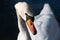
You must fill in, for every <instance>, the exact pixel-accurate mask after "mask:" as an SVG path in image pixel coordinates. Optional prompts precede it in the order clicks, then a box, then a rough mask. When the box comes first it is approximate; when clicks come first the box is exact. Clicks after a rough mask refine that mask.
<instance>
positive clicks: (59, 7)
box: [0, 0, 60, 40]
mask: <svg viewBox="0 0 60 40" xmlns="http://www.w3.org/2000/svg"><path fill="white" fill-rule="evenodd" d="M20 1H26V2H27V3H28V4H29V7H30V8H31V9H32V10H33V11H34V14H35V15H37V14H39V13H40V11H41V9H42V8H43V5H44V3H49V4H50V6H51V8H52V10H53V12H54V15H55V17H56V19H57V21H58V22H59V23H60V0H0V40H16V39H17V35H18V32H19V30H18V27H17V17H16V12H15V9H14V5H15V4H16V3H17V2H20Z"/></svg>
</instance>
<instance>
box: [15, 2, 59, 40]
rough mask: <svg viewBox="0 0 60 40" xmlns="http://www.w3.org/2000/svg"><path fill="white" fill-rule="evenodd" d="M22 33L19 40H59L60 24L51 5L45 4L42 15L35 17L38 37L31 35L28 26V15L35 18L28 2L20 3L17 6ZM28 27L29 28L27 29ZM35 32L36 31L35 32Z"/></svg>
mask: <svg viewBox="0 0 60 40" xmlns="http://www.w3.org/2000/svg"><path fill="white" fill-rule="evenodd" d="M15 9H16V12H17V19H18V27H19V29H20V33H19V35H18V38H17V40H58V39H57V38H58V29H59V28H58V27H59V25H58V22H57V21H56V19H55V17H54V14H53V12H52V10H51V8H50V6H49V4H44V7H43V9H42V11H41V13H40V14H39V15H37V16H35V20H34V25H35V28H36V30H37V33H36V35H33V34H32V33H31V30H30V29H29V27H28V25H27V24H26V15H25V13H27V14H28V15H29V16H33V13H32V12H31V10H30V9H29V7H28V4H27V3H26V2H19V3H17V4H16V5H15ZM26 25H27V27H26ZM33 32H34V31H33Z"/></svg>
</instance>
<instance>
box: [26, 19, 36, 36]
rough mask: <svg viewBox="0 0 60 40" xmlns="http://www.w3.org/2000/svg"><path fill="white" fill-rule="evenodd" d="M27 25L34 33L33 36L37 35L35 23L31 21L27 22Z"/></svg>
mask: <svg viewBox="0 0 60 40" xmlns="http://www.w3.org/2000/svg"><path fill="white" fill-rule="evenodd" d="M27 25H28V27H29V29H30V31H31V32H32V34H33V35H35V34H36V33H37V31H36V29H35V26H34V23H33V22H32V20H31V19H28V20H27Z"/></svg>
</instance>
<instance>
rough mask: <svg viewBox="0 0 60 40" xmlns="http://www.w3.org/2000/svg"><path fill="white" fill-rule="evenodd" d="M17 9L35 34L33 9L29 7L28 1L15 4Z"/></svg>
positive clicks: (18, 14) (18, 13)
mask: <svg viewBox="0 0 60 40" xmlns="http://www.w3.org/2000/svg"><path fill="white" fill-rule="evenodd" d="M15 9H16V11H17V16H21V17H22V19H23V20H24V21H26V23H27V25H28V27H29V28H30V30H31V32H32V33H33V34H36V32H35V31H36V29H35V27H34V23H33V22H34V17H33V13H32V12H31V9H29V7H28V4H27V3H26V2H19V3H17V4H16V5H15Z"/></svg>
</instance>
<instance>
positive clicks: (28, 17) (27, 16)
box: [25, 13, 34, 22]
mask: <svg viewBox="0 0 60 40" xmlns="http://www.w3.org/2000/svg"><path fill="white" fill-rule="evenodd" d="M25 15H26V21H27V20H28V19H31V20H32V22H34V16H33V17H32V16H29V15H28V14H27V13H25Z"/></svg>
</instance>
